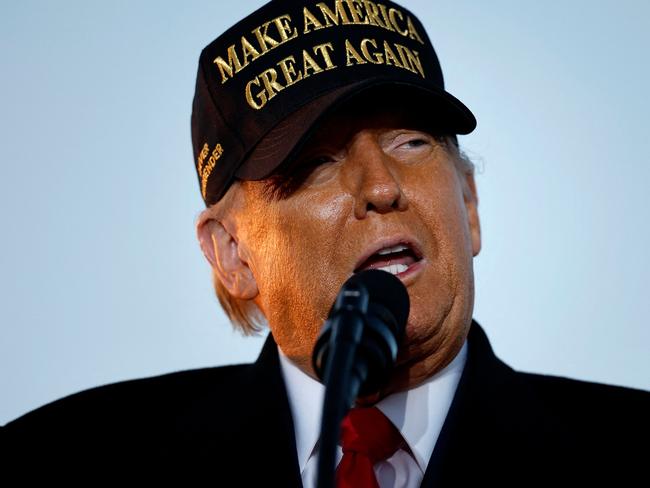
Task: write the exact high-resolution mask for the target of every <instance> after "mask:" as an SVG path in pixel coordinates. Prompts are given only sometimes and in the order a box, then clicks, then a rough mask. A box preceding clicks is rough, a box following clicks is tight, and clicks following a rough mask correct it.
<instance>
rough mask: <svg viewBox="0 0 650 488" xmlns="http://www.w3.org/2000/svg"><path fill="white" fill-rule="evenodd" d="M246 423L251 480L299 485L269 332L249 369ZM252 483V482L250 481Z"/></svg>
mask: <svg viewBox="0 0 650 488" xmlns="http://www.w3.org/2000/svg"><path fill="white" fill-rule="evenodd" d="M249 381H250V387H249V388H248V393H249V403H248V405H249V406H250V407H252V408H249V409H248V410H247V411H248V415H247V417H248V423H247V425H246V426H242V427H244V429H245V430H246V431H247V432H248V433H249V434H248V435H249V436H250V438H251V439H255V441H254V442H251V443H249V449H253V450H255V451H256V452H257V454H258V456H257V457H256V461H255V463H254V464H253V466H255V467H254V468H252V469H251V468H250V466H251V465H249V473H248V474H249V475H250V478H251V481H253V480H254V481H255V483H258V484H257V486H264V485H268V483H269V481H270V480H273V485H274V486H287V487H293V486H302V480H301V477H300V470H299V467H298V457H297V451H296V441H295V432H294V426H293V420H292V418H291V409H290V407H289V401H288V398H287V393H286V388H285V385H284V380H283V378H282V373H281V369H280V362H279V358H278V350H277V345H276V343H275V341H274V340H273V336H272V334H270V333H269V335H268V337H267V339H266V342H265V343H264V347H263V348H262V351H261V353H260V355H259V357H258V359H257V361H256V362H255V363H254V364H252V365H251V367H250V370H249ZM251 484H254V483H251Z"/></svg>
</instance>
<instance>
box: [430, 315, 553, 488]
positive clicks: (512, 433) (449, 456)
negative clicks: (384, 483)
mask: <svg viewBox="0 0 650 488" xmlns="http://www.w3.org/2000/svg"><path fill="white" fill-rule="evenodd" d="M541 422H542V416H541V415H540V412H539V410H538V408H537V406H536V401H535V398H534V394H533V393H532V392H531V391H530V390H529V389H528V387H527V385H526V384H525V383H524V382H523V381H522V380H521V378H520V377H519V376H518V375H517V373H515V372H514V371H513V370H512V368H510V367H509V366H507V365H506V364H505V363H503V362H502V361H501V360H499V359H498V358H497V357H496V356H495V355H494V352H493V351H492V348H491V346H490V343H489V341H488V338H487V336H486V335H485V332H484V331H483V330H482V329H481V327H480V326H479V324H478V323H477V322H475V321H474V320H472V325H471V328H470V332H469V335H468V355H467V362H466V364H465V369H464V370H463V373H462V375H461V379H460V381H459V384H458V388H457V390H456V394H455V396H454V399H453V401H452V404H451V407H450V409H449V412H448V414H447V418H446V419H445V423H444V425H443V428H442V430H441V432H440V435H439V437H438V441H437V442H436V446H435V448H434V451H433V454H432V455H431V459H430V461H429V464H428V465H427V470H426V472H425V475H424V479H423V481H422V485H421V486H422V487H431V488H433V487H436V488H439V487H444V486H465V484H469V483H476V482H480V483H482V484H483V483H487V482H492V483H497V486H498V485H501V486H504V485H507V486H510V485H511V484H512V483H515V482H518V483H524V485H525V481H523V480H522V479H521V478H520V476H521V475H522V473H525V472H526V471H527V467H526V466H527V464H528V462H529V460H530V459H533V458H535V457H536V456H537V453H536V449H537V447H536V446H537V444H536V443H535V441H534V439H535V436H534V435H533V432H532V429H533V426H536V427H537V428H539V426H540V425H541Z"/></svg>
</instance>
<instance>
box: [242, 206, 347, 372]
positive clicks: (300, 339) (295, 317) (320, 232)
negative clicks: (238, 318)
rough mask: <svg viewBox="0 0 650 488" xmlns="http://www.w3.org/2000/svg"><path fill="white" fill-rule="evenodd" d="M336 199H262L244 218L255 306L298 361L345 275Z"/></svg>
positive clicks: (307, 350) (287, 351) (325, 315)
mask: <svg viewBox="0 0 650 488" xmlns="http://www.w3.org/2000/svg"><path fill="white" fill-rule="evenodd" d="M342 203H343V202H341V201H340V200H339V199H337V198H323V199H320V200H316V199H315V198H314V197H311V198H310V199H307V198H300V199H298V198H296V199H287V200H282V201H279V202H272V203H270V204H268V203H267V204H266V205H258V207H257V208H264V210H263V211H261V212H258V213H257V214H256V215H254V216H251V217H250V220H249V222H248V226H247V227H248V228H249V229H250V231H249V232H248V235H247V238H248V239H250V240H249V241H248V242H252V243H254V245H252V246H250V247H251V250H250V254H251V263H250V264H251V269H252V271H253V275H254V276H255V279H256V281H257V285H258V288H259V291H260V295H259V301H260V306H261V308H262V310H263V312H264V314H265V316H266V318H267V320H268V322H269V326H270V327H271V329H272V330H273V332H274V337H275V338H276V340H277V341H278V343H279V344H280V346H281V347H282V349H283V351H284V352H285V353H286V354H287V355H289V356H292V357H293V358H294V359H296V360H299V361H301V360H304V359H305V357H306V356H307V355H308V354H309V353H310V351H311V347H312V344H313V342H314V341H315V340H316V337H317V335H318V332H319V330H320V327H321V326H322V324H323V322H324V320H325V319H326V317H327V313H328V312H329V309H330V307H331V304H332V302H333V300H334V298H335V296H336V293H337V291H338V288H339V287H340V284H341V283H342V281H343V279H345V278H346V277H347V276H345V275H344V271H343V268H344V266H343V264H344V259H342V256H343V255H344V254H345V253H344V249H342V246H341V242H342V241H343V239H341V238H340V235H341V232H342V226H343V225H344V218H343V215H344V212H343V211H342V210H341V208H342Z"/></svg>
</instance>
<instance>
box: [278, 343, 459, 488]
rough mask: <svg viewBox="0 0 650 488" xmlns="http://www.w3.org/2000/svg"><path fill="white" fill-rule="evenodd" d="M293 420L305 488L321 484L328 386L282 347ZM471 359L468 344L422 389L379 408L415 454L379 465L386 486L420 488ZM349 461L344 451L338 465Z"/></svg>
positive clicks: (401, 452)
mask: <svg viewBox="0 0 650 488" xmlns="http://www.w3.org/2000/svg"><path fill="white" fill-rule="evenodd" d="M278 352H279V353H280V365H281V370H282V375H283V377H284V383H285V385H286V387H287V396H288V398H289V406H290V408H291V414H292V416H293V425H294V430H295V436H296V449H297V454H298V465H299V467H300V474H301V476H302V483H303V486H304V488H314V487H315V486H316V472H317V464H318V442H317V441H318V437H319V433H320V422H321V414H322V412H321V409H322V404H323V395H324V393H325V387H324V386H323V385H322V384H321V383H320V382H318V381H316V380H315V379H313V378H312V377H311V376H309V375H307V374H306V373H304V372H303V371H302V370H300V369H299V368H298V367H297V366H296V365H295V364H293V363H292V362H291V361H290V360H289V359H288V358H287V357H286V356H285V355H284V353H283V352H282V350H281V349H280V348H279V347H278ZM466 358H467V341H465V344H464V345H463V347H462V349H461V350H460V351H459V353H458V354H457V355H456V357H455V358H454V359H453V361H452V362H451V363H449V365H447V367H446V368H445V369H443V370H442V371H439V372H438V373H436V374H435V375H434V376H432V377H431V378H429V379H428V380H426V381H425V382H424V383H422V384H421V385H419V386H417V387H415V388H413V389H411V390H407V391H402V392H399V393H394V394H392V395H389V396H387V397H386V398H383V399H382V400H380V401H379V402H378V403H377V404H376V405H375V406H376V407H377V408H379V410H381V411H382V412H383V413H384V415H386V417H388V419H389V420H390V421H391V422H392V423H393V424H394V425H395V427H397V428H398V429H399V431H400V432H401V434H402V437H404V440H405V441H406V443H407V444H408V446H409V448H410V449H411V452H412V453H413V455H411V454H410V453H409V452H408V451H405V450H403V449H399V450H398V451H397V452H396V453H395V454H394V455H393V456H392V457H390V458H388V459H387V460H386V461H381V462H379V463H377V464H376V465H375V467H374V469H375V475H376V477H377V481H378V483H379V486H380V487H381V488H417V487H419V486H420V483H421V482H422V478H423V477H424V472H425V471H426V468H427V464H428V462H429V458H430V457H431V453H432V452H433V448H434V447H435V445H436V441H437V440H438V435H439V434H440V430H441V429H442V424H443V423H444V421H445V418H446V416H447V412H448V411H449V406H450V405H451V401H452V399H453V397H454V393H455V392H456V387H457V386H458V381H459V380H460V376H461V373H462V372H463V368H464V366H465V362H466ZM342 457H343V452H342V450H341V447H340V446H339V447H338V450H337V456H336V463H337V464H338V463H339V461H340V460H341V458H342Z"/></svg>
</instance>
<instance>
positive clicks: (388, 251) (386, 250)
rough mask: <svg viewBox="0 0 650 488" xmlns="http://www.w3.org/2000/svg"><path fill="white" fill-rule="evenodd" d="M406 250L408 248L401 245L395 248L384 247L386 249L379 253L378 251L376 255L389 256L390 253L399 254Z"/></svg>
mask: <svg viewBox="0 0 650 488" xmlns="http://www.w3.org/2000/svg"><path fill="white" fill-rule="evenodd" d="M406 249H408V246H405V245H403V244H398V245H397V246H393V247H386V248H384V249H382V250H381V251H378V252H377V254H379V255H380V256H383V255H384V254H391V253H394V252H400V251H404V250H406Z"/></svg>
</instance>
